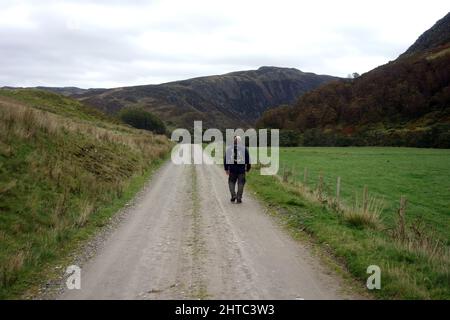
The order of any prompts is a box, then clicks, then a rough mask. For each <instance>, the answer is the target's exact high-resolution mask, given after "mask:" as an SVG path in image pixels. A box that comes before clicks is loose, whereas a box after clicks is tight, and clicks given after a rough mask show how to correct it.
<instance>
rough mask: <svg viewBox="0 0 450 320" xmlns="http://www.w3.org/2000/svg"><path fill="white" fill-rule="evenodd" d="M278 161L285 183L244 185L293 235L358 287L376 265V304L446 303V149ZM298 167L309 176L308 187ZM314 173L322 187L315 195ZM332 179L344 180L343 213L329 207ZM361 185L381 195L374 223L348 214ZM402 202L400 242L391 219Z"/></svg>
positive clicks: (287, 155)
mask: <svg viewBox="0 0 450 320" xmlns="http://www.w3.org/2000/svg"><path fill="white" fill-rule="evenodd" d="M280 157H281V159H280V160H281V162H282V164H283V166H284V167H286V168H289V169H286V170H289V172H292V174H290V175H287V176H286V177H285V178H284V179H283V177H275V176H261V175H259V172H255V171H253V173H252V174H250V176H249V179H248V181H249V184H250V186H251V188H252V189H254V190H255V191H256V193H257V195H258V196H259V197H260V198H261V199H262V200H264V201H265V202H266V203H268V204H270V205H272V206H274V207H275V208H276V209H277V210H276V211H277V212H278V213H279V214H278V215H279V216H280V218H281V219H282V220H283V221H284V222H285V223H286V225H288V226H289V228H290V229H291V230H292V231H294V232H299V233H302V232H304V231H306V232H307V233H309V234H311V235H312V236H313V239H316V240H317V242H318V243H319V244H320V246H323V247H324V248H326V250H327V251H331V252H332V253H333V254H334V255H335V256H336V258H337V259H338V260H340V261H342V262H343V263H344V265H345V266H346V268H347V269H348V271H349V272H350V273H351V274H352V275H353V276H354V277H355V278H357V279H359V280H360V281H361V286H364V285H365V281H366V279H367V277H368V274H367V273H366V271H367V267H368V266H369V265H378V266H379V267H380V268H381V272H382V275H381V279H382V280H381V289H380V290H373V291H371V292H372V293H373V294H374V296H376V297H378V298H389V299H390V298H394V299H450V255H449V251H448V237H449V232H448V230H449V229H448V227H447V226H448V223H449V219H448V218H449V211H448V210H449V208H448V203H447V204H446V199H448V197H447V198H446V197H445V192H447V194H448V181H449V180H448V179H447V178H446V177H448V174H449V171H448V170H447V169H446V166H448V164H449V161H448V157H449V153H448V150H416V149H397V148H292V149H290V148H286V149H282V150H281V153H280ZM304 167H307V168H308V172H309V173H308V179H307V181H308V182H307V186H306V187H305V186H304V185H303V184H302V179H303V172H304V171H303V168H304ZM283 171H284V170H283V169H282V170H281V172H280V175H283ZM320 172H322V173H323V177H324V178H323V180H324V182H323V185H322V187H321V192H320V193H319V192H318V190H317V189H318V188H319V185H320V183H319V175H320ZM337 176H340V177H341V178H342V181H343V182H344V181H345V184H344V183H343V184H342V198H343V200H344V201H343V202H344V204H343V206H346V207H345V208H346V209H345V210H344V209H343V208H340V209H338V208H336V207H335V202H333V195H334V192H335V190H334V189H333V187H334V186H335V184H336V180H335V179H336V177H337ZM326 177H328V180H327V178H326ZM327 185H328V186H327ZM364 185H368V186H369V190H370V192H371V193H372V192H373V193H374V194H376V196H377V197H380V198H383V196H384V200H383V201H384V202H385V207H384V208H383V209H380V210H378V212H377V213H378V216H377V217H376V219H375V220H376V221H375V222H376V223H374V224H369V223H365V222H366V218H367V217H366V216H367V214H368V213H369V211H370V208H369V209H368V210H367V212H365V211H362V210H354V209H353V208H354V206H353V205H352V203H353V202H354V199H353V198H352V197H353V196H354V194H355V190H358V192H360V193H362V188H363V186H364ZM428 185H429V186H428ZM427 186H428V189H427ZM344 190H345V191H344ZM423 193H425V194H426V195H428V196H424V195H423ZM319 194H320V195H319ZM401 195H406V196H407V198H408V206H407V207H406V218H405V219H406V222H405V223H404V224H403V228H404V238H402V239H400V237H399V236H398V235H399V216H398V214H397V209H398V200H397V199H399V198H400V196H401ZM319 199H320V201H319ZM349 212H350V213H352V215H349ZM355 217H356V219H355ZM418 218H420V222H418V221H417V219H418ZM355 221H356V222H355Z"/></svg>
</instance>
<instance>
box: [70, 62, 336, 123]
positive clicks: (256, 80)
mask: <svg viewBox="0 0 450 320" xmlns="http://www.w3.org/2000/svg"><path fill="white" fill-rule="evenodd" d="M334 79H336V78H334V77H331V76H326V75H316V74H313V73H306V72H302V71H299V70H297V69H289V68H275V67H261V68H259V69H258V70H252V71H240V72H233V73H228V74H224V75H217V76H208V77H200V78H194V79H189V80H184V81H176V82H170V83H164V84H160V85H144V86H135V87H124V88H115V89H109V90H105V89H98V90H88V91H86V92H84V93H82V94H78V95H74V97H76V98H77V99H79V100H81V101H84V102H86V103H88V104H89V105H92V106H95V107H97V108H98V109H100V110H103V111H105V112H107V113H115V112H117V111H118V110H120V109H122V108H124V107H128V106H139V107H144V108H145V109H147V110H149V111H151V112H153V113H155V114H156V115H158V116H159V117H160V118H161V119H162V120H164V121H165V122H166V124H167V125H168V126H169V127H175V126H181V127H187V128H190V127H192V124H193V121H194V120H203V121H204V124H205V126H208V127H217V128H234V127H237V126H244V127H248V126H251V125H253V124H254V121H255V120H256V119H257V118H258V117H259V116H260V115H261V114H262V113H263V112H264V111H265V110H267V109H268V108H269V107H274V106H277V105H280V104H290V103H293V102H294V101H296V100H297V98H298V97H299V96H301V95H302V94H304V93H305V92H307V91H309V90H311V89H314V88H316V87H318V86H320V85H321V84H323V83H326V82H329V81H331V80H334Z"/></svg>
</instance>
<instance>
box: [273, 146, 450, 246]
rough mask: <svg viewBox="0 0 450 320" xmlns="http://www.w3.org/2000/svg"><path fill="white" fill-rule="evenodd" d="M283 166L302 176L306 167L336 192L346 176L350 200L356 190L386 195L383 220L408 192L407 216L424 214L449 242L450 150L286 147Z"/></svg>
mask: <svg viewBox="0 0 450 320" xmlns="http://www.w3.org/2000/svg"><path fill="white" fill-rule="evenodd" d="M280 167H281V171H283V168H284V167H287V168H289V169H290V170H291V171H294V172H295V176H294V178H295V179H296V180H298V181H300V182H302V181H303V175H304V168H305V167H306V168H307V170H308V179H307V181H308V182H309V184H311V185H312V186H314V185H316V184H317V183H318V181H319V175H320V172H322V174H323V177H324V182H325V184H326V190H327V192H328V193H330V194H332V195H334V194H335V192H336V179H337V177H338V176H340V177H341V197H342V198H343V199H344V201H346V202H347V203H348V204H349V205H351V204H353V202H354V201H355V193H357V196H358V197H359V199H360V198H361V197H362V191H363V188H364V185H366V186H367V187H368V190H369V194H370V195H373V196H374V197H376V198H378V199H380V200H383V203H384V210H383V215H382V218H383V221H384V222H385V223H386V224H387V225H391V224H392V223H393V218H395V216H396V211H397V209H398V207H399V200H400V196H402V195H403V196H406V198H407V200H408V204H407V210H406V214H407V218H408V219H410V220H414V219H421V220H423V222H424V223H426V225H427V226H428V227H429V228H430V229H435V230H436V232H438V233H439V235H440V236H442V238H443V239H444V240H445V241H447V244H450V150H448V149H416V148H377V147H362V148H358V147H348V148H282V149H281V150H280Z"/></svg>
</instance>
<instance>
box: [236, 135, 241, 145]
mask: <svg viewBox="0 0 450 320" xmlns="http://www.w3.org/2000/svg"><path fill="white" fill-rule="evenodd" d="M234 144H241V137H240V136H235V137H234Z"/></svg>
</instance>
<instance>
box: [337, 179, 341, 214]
mask: <svg viewBox="0 0 450 320" xmlns="http://www.w3.org/2000/svg"><path fill="white" fill-rule="evenodd" d="M340 195H341V177H337V182H336V205H337V207H338V208H339V202H340V199H339V198H340Z"/></svg>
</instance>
